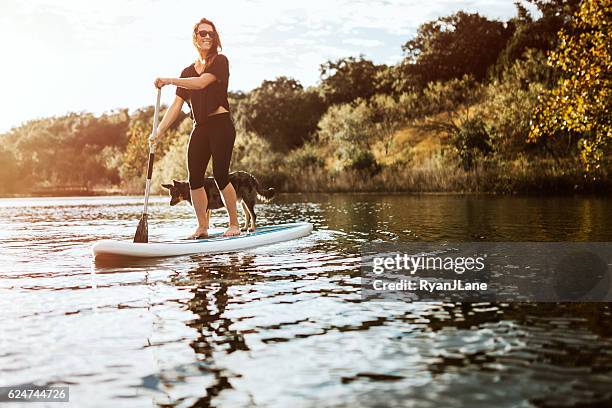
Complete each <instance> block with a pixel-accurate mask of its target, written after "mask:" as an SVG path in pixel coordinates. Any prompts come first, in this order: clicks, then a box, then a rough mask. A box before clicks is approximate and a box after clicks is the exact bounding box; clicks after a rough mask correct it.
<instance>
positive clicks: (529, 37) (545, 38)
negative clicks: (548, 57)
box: [495, 0, 580, 75]
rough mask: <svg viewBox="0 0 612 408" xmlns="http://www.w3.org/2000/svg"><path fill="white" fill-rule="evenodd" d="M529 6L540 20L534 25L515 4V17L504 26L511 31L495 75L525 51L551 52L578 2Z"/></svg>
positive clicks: (556, 1) (538, 2)
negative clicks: (512, 31)
mask: <svg viewBox="0 0 612 408" xmlns="http://www.w3.org/2000/svg"><path fill="white" fill-rule="evenodd" d="M532 3H533V4H535V5H536V6H537V7H538V9H539V11H540V12H541V13H542V17H541V18H539V19H538V20H535V21H534V20H533V18H532V16H531V15H530V14H529V11H527V9H526V8H525V7H524V6H523V5H521V4H520V3H518V2H517V3H515V5H516V8H517V17H515V18H513V19H511V20H510V21H509V22H508V24H509V25H510V26H513V27H515V29H514V33H513V35H512V37H511V38H510V40H509V41H508V44H507V45H506V47H505V48H504V50H503V51H502V52H501V53H500V55H499V59H498V61H497V64H496V67H495V71H496V72H497V74H498V75H499V74H501V72H502V71H503V70H504V68H505V67H508V66H511V65H512V63H514V61H516V60H517V59H520V58H522V57H523V55H524V54H525V52H527V50H534V51H541V52H546V51H549V50H552V49H554V48H555V47H556V46H557V43H558V37H557V33H558V32H559V30H561V29H562V28H563V27H564V26H566V25H567V24H568V21H569V20H570V17H571V16H572V15H573V14H574V12H575V11H576V10H577V9H578V5H579V4H580V0H552V1H551V0H545V1H544V0H535V1H532Z"/></svg>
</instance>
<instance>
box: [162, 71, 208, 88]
mask: <svg viewBox="0 0 612 408" xmlns="http://www.w3.org/2000/svg"><path fill="white" fill-rule="evenodd" d="M216 80H217V78H216V77H215V76H214V75H213V74H209V73H206V74H202V75H200V76H199V77H193V78H157V79H156V80H155V86H156V87H158V88H161V87H162V86H164V85H176V86H178V87H180V88H185V89H204V88H206V87H207V86H208V85H210V84H212V83H213V82H215V81H216Z"/></svg>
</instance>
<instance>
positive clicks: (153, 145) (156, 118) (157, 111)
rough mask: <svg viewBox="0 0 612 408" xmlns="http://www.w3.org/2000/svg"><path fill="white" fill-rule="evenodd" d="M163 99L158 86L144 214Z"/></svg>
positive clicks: (147, 204)
mask: <svg viewBox="0 0 612 408" xmlns="http://www.w3.org/2000/svg"><path fill="white" fill-rule="evenodd" d="M160 101H161V88H157V101H156V102H155V113H153V135H154V140H153V141H152V142H149V163H148V165H147V182H146V184H145V201H144V209H143V211H142V212H143V214H146V213H147V208H148V206H149V191H150V190H151V177H152V176H153V159H154V158H155V144H156V143H155V138H156V137H157V126H158V124H159V104H160Z"/></svg>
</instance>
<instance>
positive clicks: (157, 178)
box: [151, 132, 189, 192]
mask: <svg viewBox="0 0 612 408" xmlns="http://www.w3.org/2000/svg"><path fill="white" fill-rule="evenodd" d="M169 143H170V145H169V146H168V151H167V152H166V154H164V155H163V157H161V158H160V159H159V160H158V161H157V162H156V163H155V165H154V166H153V177H152V178H151V182H152V187H151V189H152V191H153V192H164V191H165V190H162V189H161V187H160V185H161V184H163V183H171V182H172V180H173V179H176V180H187V177H188V172H187V163H186V160H187V147H188V145H189V135H188V134H185V133H181V132H179V133H178V134H177V135H176V136H174V138H173V139H172V140H169Z"/></svg>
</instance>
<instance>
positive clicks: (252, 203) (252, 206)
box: [245, 200, 257, 231]
mask: <svg viewBox="0 0 612 408" xmlns="http://www.w3.org/2000/svg"><path fill="white" fill-rule="evenodd" d="M245 204H246V207H247V211H248V213H249V215H250V216H251V217H250V221H251V227H250V228H249V231H255V221H256V220H257V216H256V215H255V200H253V201H251V200H248V201H247V200H245Z"/></svg>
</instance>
